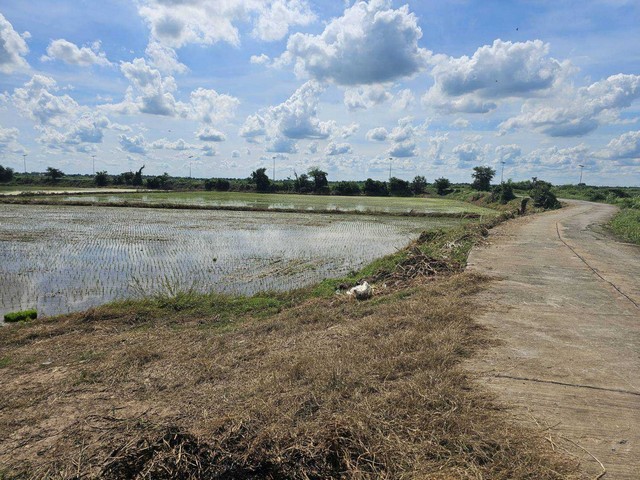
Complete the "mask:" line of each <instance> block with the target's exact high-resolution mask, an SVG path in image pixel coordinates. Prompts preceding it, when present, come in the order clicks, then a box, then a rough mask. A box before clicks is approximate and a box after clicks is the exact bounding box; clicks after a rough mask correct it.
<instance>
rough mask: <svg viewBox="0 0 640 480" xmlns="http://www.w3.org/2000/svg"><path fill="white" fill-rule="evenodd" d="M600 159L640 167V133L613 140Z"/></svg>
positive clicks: (635, 132) (623, 135)
mask: <svg viewBox="0 0 640 480" xmlns="http://www.w3.org/2000/svg"><path fill="white" fill-rule="evenodd" d="M598 157H600V158H606V159H612V160H623V164H628V165H640V131H633V132H627V133H623V134H622V135H620V136H619V137H616V138H614V139H612V140H611V141H610V142H609V144H608V145H607V147H606V148H605V149H603V150H602V151H600V152H598Z"/></svg>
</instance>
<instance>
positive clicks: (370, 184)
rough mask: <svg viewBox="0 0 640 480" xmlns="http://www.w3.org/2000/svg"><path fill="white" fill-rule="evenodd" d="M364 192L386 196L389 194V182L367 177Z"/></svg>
mask: <svg viewBox="0 0 640 480" xmlns="http://www.w3.org/2000/svg"><path fill="white" fill-rule="evenodd" d="M364 194H365V195H371V196H374V197H386V196H387V195H389V192H388V190H387V184H386V183H385V182H381V181H379V180H373V179H371V178H367V180H366V181H365V182H364Z"/></svg>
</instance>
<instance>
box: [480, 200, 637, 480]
mask: <svg viewBox="0 0 640 480" xmlns="http://www.w3.org/2000/svg"><path fill="white" fill-rule="evenodd" d="M567 203H569V206H568V207H566V208H563V209H561V210H558V211H554V212H547V213H544V214H541V215H536V216H532V217H525V218H520V219H517V220H515V221H511V222H507V223H506V224H503V225H501V226H499V227H497V228H496V229H494V230H493V231H492V232H491V233H490V235H489V237H488V243H487V244H486V245H484V246H481V247H478V248H476V249H474V250H473V251H472V252H471V256H470V258H469V267H468V268H469V270H472V271H477V272H480V273H483V274H486V275H489V276H491V277H496V278H497V281H495V282H494V283H493V284H492V286H491V287H490V288H489V289H488V291H485V292H483V293H482V294H481V295H480V298H479V300H480V301H481V302H482V303H483V304H485V305H487V311H486V312H484V313H483V314H482V318H481V323H482V324H483V325H485V326H487V327H488V328H489V329H490V330H491V331H492V334H493V336H494V337H495V338H497V339H498V343H499V344H498V345H497V346H495V347H492V348H490V349H489V350H488V351H487V352H485V354H484V355H483V356H482V357H481V358H479V359H476V360H474V362H473V364H472V365H471V368H472V369H473V370H475V371H476V372H478V374H479V375H480V378H481V381H482V382H483V383H485V384H487V385H489V386H490V388H491V389H492V390H494V391H495V392H497V394H498V397H499V399H500V400H502V401H503V402H504V404H506V405H508V406H511V407H512V409H511V411H512V412H513V414H514V416H516V418H517V420H518V421H522V422H525V423H528V424H530V425H534V426H538V428H540V429H541V431H544V432H545V435H548V434H549V439H550V442H552V443H553V444H554V445H555V446H556V447H557V448H561V449H566V450H568V451H569V452H570V453H571V454H573V455H576V456H577V457H579V458H580V460H581V465H582V468H583V469H584V471H585V474H589V475H593V478H596V477H597V478H604V479H634V480H637V479H640V248H639V247H637V246H634V245H630V244H626V243H622V242H620V241H618V240H616V239H615V238H613V237H611V236H610V235H609V234H607V232H606V231H605V230H604V229H603V227H602V225H603V224H604V223H606V222H607V221H608V220H609V219H610V217H611V216H612V215H613V214H614V213H615V212H616V208H615V207H613V206H610V205H602V204H595V203H590V202H577V201H567ZM602 473H604V475H602V476H600V475H601V474H602Z"/></svg>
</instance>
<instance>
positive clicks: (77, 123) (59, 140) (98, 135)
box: [38, 113, 110, 151]
mask: <svg viewBox="0 0 640 480" xmlns="http://www.w3.org/2000/svg"><path fill="white" fill-rule="evenodd" d="M109 126H110V122H109V120H108V119H107V117H105V116H104V115H99V114H98V115H96V114H93V113H85V114H83V115H82V116H81V117H80V118H78V119H75V120H74V121H73V122H72V123H70V124H69V125H68V126H67V128H65V129H62V130H56V129H54V128H51V127H42V128H41V129H40V130H41V132H42V135H41V136H40V137H39V138H38V141H39V142H40V143H42V144H45V145H46V146H48V147H49V148H53V149H60V150H64V151H69V150H71V149H73V150H76V151H92V150H93V149H94V148H95V147H92V146H91V147H90V146H89V145H88V144H97V143H102V140H103V138H104V130H105V129H106V128H108V127H109Z"/></svg>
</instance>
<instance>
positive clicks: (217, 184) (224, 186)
mask: <svg viewBox="0 0 640 480" xmlns="http://www.w3.org/2000/svg"><path fill="white" fill-rule="evenodd" d="M230 188H231V183H230V182H229V180H225V179H224V178H212V179H210V180H205V181H204V189H205V190H217V191H218V192H227V191H229V189H230Z"/></svg>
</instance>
